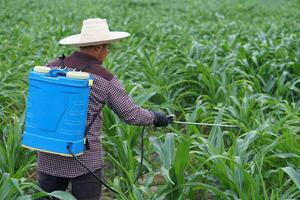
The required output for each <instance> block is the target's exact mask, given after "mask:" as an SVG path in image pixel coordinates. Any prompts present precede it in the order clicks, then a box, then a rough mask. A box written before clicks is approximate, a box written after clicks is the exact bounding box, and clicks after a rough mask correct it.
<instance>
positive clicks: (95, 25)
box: [59, 18, 130, 47]
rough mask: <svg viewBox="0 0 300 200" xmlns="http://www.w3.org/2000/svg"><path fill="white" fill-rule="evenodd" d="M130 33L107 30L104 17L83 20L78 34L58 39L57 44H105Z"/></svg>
mask: <svg viewBox="0 0 300 200" xmlns="http://www.w3.org/2000/svg"><path fill="white" fill-rule="evenodd" d="M129 35H130V34H129V33H127V32H120V31H109V29H108V24H107V22H106V19H100V18H95V19H87V20H83V25H82V28H81V33H80V34H75V35H71V36H69V37H66V38H64V39H62V40H60V41H59V44H62V45H70V46H75V47H84V46H92V45H97V44H107V43H111V42H113V41H117V40H120V39H123V38H126V37H128V36H129Z"/></svg>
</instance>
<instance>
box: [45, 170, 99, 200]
mask: <svg viewBox="0 0 300 200" xmlns="http://www.w3.org/2000/svg"><path fill="white" fill-rule="evenodd" d="M94 173H95V174H96V175H97V176H98V177H99V178H100V179H101V177H102V170H101V169H98V170H96V171H95V172H94ZM69 182H70V183H71V186H72V195H73V196H74V197H76V199H78V200H99V199H100V198H101V189H102V185H101V183H99V181H98V180H97V179H96V178H95V177H94V176H93V175H92V174H90V173H89V174H84V175H81V176H78V177H75V178H63V177H56V176H51V175H48V174H45V173H43V172H39V186H40V187H41V188H42V189H43V190H45V191H46V192H53V191H56V190H62V191H65V190H66V189H67V187H68V185H69ZM43 199H50V198H43ZM52 199H53V198H52ZM54 199H55V198H54Z"/></svg>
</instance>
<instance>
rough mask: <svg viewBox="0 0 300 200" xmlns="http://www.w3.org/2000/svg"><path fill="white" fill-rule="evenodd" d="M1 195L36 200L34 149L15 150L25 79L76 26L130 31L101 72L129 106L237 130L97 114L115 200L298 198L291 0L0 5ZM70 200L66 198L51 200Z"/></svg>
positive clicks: (294, 8) (298, 37)
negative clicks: (157, 124) (145, 124)
mask: <svg viewBox="0 0 300 200" xmlns="http://www.w3.org/2000/svg"><path fill="white" fill-rule="evenodd" d="M0 4H1V6H0V20H1V23H0V130H1V131H0V136H1V141H0V199H9V200H11V199H34V198H35V197H38V196H42V195H45V193H43V192H42V191H40V189H39V188H38V187H37V186H36V177H35V152H31V151H28V150H26V149H23V148H22V147H21V146H20V140H21V137H22V131H23V128H24V110H25V105H26V103H25V102H26V92H27V74H28V72H29V70H30V69H31V68H32V67H33V66H35V65H45V64H46V63H47V62H48V61H49V60H52V59H53V58H56V57H58V56H59V55H61V54H62V53H65V54H70V53H71V52H72V51H73V50H74V49H71V48H66V47H62V46H59V45H58V41H59V40H60V39H61V38H63V37H65V36H68V35H70V34H75V33H78V32H80V27H81V23H82V20H83V19H86V18H92V17H100V18H107V19H108V20H109V24H110V27H111V30H124V31H128V32H130V33H131V34H132V35H131V37H130V38H129V39H126V40H124V41H123V42H120V43H116V44H114V45H113V47H112V49H111V53H110V55H109V58H108V59H107V60H106V62H105V65H106V67H107V68H109V69H110V70H111V71H112V72H113V73H114V74H116V75H117V76H118V77H119V79H121V80H122V81H123V83H124V85H125V87H126V89H127V91H128V92H129V93H130V95H131V96H132V97H133V98H134V99H135V102H136V103H137V104H139V105H141V106H143V107H145V108H149V109H150V108H151V109H153V110H158V109H161V110H163V111H165V112H168V113H170V114H171V113H175V114H176V118H177V119H179V120H186V121H195V122H210V123H220V122H222V123H225V124H235V125H238V126H239V127H240V128H238V129H228V128H227V129H226V128H218V127H214V128H211V127H199V126H198V127H197V126H182V125H171V126H169V127H168V128H163V129H155V128H147V129H146V139H145V140H144V142H145V161H144V166H143V176H142V177H141V178H140V179H139V180H138V182H137V183H136V184H135V185H134V186H133V187H132V188H131V189H130V190H129V192H126V188H127V187H128V186H129V185H131V184H132V183H133V181H134V177H135V175H136V172H137V169H138V162H139V159H140V146H139V143H140V141H139V136H140V132H141V128H139V127H133V126H129V125H126V124H124V123H123V122H121V121H120V120H119V119H118V118H117V117H116V116H115V115H114V114H113V113H112V112H111V111H110V110H108V109H105V110H104V117H105V123H104V127H103V134H102V140H103V143H104V149H105V151H106V154H105V160H106V165H107V167H109V169H110V170H106V171H105V176H106V179H107V180H108V182H109V184H110V185H111V186H112V187H114V188H115V189H116V190H118V191H119V192H120V193H122V195H120V196H118V197H117V196H113V194H111V193H109V192H108V191H106V190H105V191H104V193H105V196H106V197H105V198H107V199H110V198H118V199H149V200H150V199H153V200H154V199H155V200H157V199H170V200H175V199H176V200H177V199H255V200H259V199H271V200H277V199H300V167H299V166H300V148H299V147H300V143H299V142H300V140H299V139H300V138H299V125H300V120H299V117H300V114H299V110H300V108H299V104H300V102H299V97H300V88H299V86H300V83H299V82H300V81H299V75H300V12H299V8H300V1H299V0H286V1H285V0H252V1H246V0H244V1H243V0H223V1H220V0H194V1H192V0H190V1H171V0H170V1H146V0H130V1H121V0H120V1H117V0H109V1H108V0H107V1H96V0H94V1H92V0H87V1H86V0H85V1H71V0H67V1H58V0H53V1H50V0H48V1H47V0H45V1H33V0H31V1H29V0H28V1H21V0H14V1H8V0H7V1H3V0H1V1H0ZM52 195H55V196H57V197H60V198H63V199H71V197H70V195H67V194H65V193H60V192H55V193H52Z"/></svg>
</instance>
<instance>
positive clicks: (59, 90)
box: [22, 67, 92, 156]
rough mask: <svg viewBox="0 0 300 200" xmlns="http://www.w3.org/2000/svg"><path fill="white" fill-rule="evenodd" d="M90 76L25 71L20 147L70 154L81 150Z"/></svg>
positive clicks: (90, 81)
mask: <svg viewBox="0 0 300 200" xmlns="http://www.w3.org/2000/svg"><path fill="white" fill-rule="evenodd" d="M91 85H92V78H91V77H90V75H89V74H88V73H85V72H74V71H67V70H61V69H51V68H48V67H35V68H34V70H32V71H31V72H30V73H29V90H28V97H27V108H26V121H25V131H24V134H23V140H22V146H24V147H26V148H29V149H34V150H38V151H43V152H48V153H54V154H59V155H64V156H71V155H70V154H69V152H68V150H67V146H68V145H70V146H71V150H72V152H73V153H74V154H75V155H79V154H82V153H83V150H84V132H85V124H86V120H87V110H88V99H89V91H90V86H91Z"/></svg>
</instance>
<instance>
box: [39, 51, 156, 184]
mask: <svg viewBox="0 0 300 200" xmlns="http://www.w3.org/2000/svg"><path fill="white" fill-rule="evenodd" d="M61 64H62V61H61V60H59V59H58V60H54V61H52V62H50V63H49V64H48V66H49V67H55V66H56V67H57V66H61ZM83 65H89V66H90V67H89V68H87V69H86V70H85V71H86V72H89V73H90V75H91V76H92V77H93V78H94V82H93V86H92V87H91V89H90V96H89V105H88V116H87V122H86V125H88V124H89V123H90V122H91V120H92V118H93V116H94V115H95V114H97V113H100V115H98V117H97V118H96V119H95V121H94V123H93V125H92V126H91V128H90V130H89V132H88V133H87V136H86V137H87V139H88V141H89V146H90V150H86V149H85V150H84V152H83V154H82V155H80V156H78V158H79V159H80V160H81V161H82V162H83V163H84V164H85V165H86V166H87V167H88V168H90V169H91V170H93V171H94V170H96V169H99V168H101V167H102V166H103V160H102V157H103V155H102V152H103V151H102V145H101V141H100V134H101V127H102V123H103V116H102V113H101V110H102V108H103V106H104V105H107V106H108V107H109V108H110V109H112V110H113V111H114V112H115V113H116V114H117V115H118V116H119V117H120V118H122V119H123V120H124V121H125V122H126V123H128V124H134V125H152V124H153V121H154V114H153V113H152V112H151V111H149V110H145V109H143V108H141V107H139V106H137V105H135V104H134V102H133V101H132V99H131V98H130V97H129V96H128V95H127V93H126V91H125V89H124V87H123V86H122V84H121V83H120V81H119V80H118V78H117V77H116V76H114V75H113V74H111V73H110V72H109V71H107V70H106V69H105V68H103V67H102V66H101V65H102V63H101V62H99V61H98V60H97V59H96V58H94V57H93V56H91V55H88V54H85V53H82V52H79V51H76V52H74V53H73V54H72V55H71V56H68V57H66V58H65V59H64V66H67V67H68V68H71V69H74V68H75V69H76V68H77V69H78V68H80V67H81V66H83ZM37 163H38V170H39V171H41V172H44V173H46V174H49V175H52V176H58V177H67V178H73V177H77V176H80V175H83V174H87V173H89V172H88V171H87V170H86V169H85V168H84V167H82V166H81V165H80V164H79V163H78V162H77V161H76V160H75V159H74V158H73V157H66V156H60V155H56V154H49V153H44V152H38V159H37Z"/></svg>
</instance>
